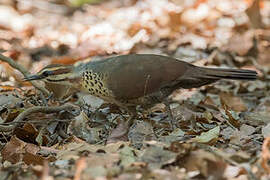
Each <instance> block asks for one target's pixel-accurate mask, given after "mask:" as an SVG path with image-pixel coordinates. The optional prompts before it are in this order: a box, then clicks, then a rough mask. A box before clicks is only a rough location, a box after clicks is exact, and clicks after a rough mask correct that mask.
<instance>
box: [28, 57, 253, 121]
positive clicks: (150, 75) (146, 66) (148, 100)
mask: <svg viewBox="0 0 270 180" xmlns="http://www.w3.org/2000/svg"><path fill="white" fill-rule="evenodd" d="M220 79H231V80H256V79H257V72H256V71H253V70H246V69H230V68H228V69H227V68H209V67H199V66H195V65H193V64H190V63H188V62H185V61H182V60H179V59H176V58H173V57H170V56H163V55H155V54H128V55H119V56H114V57H109V58H105V59H102V60H95V61H90V62H88V63H84V64H80V65H77V66H72V65H59V64H52V65H48V66H46V67H44V68H43V69H41V70H40V71H39V72H38V73H36V74H34V75H30V76H28V77H25V79H24V80H26V81H33V80H41V81H44V83H45V87H46V88H47V89H48V90H50V91H52V93H53V95H54V96H55V97H56V98H63V97H65V96H67V95H68V94H70V93H73V92H75V91H82V92H85V93H88V94H91V95H93V96H96V97H99V98H101V99H103V100H105V101H107V102H109V103H113V104H116V105H118V106H119V107H120V108H124V110H126V111H127V112H128V113H129V114H130V118H129V119H130V120H131V119H132V118H134V116H136V106H137V105H141V106H142V107H145V108H150V107H152V106H154V105H155V104H157V103H164V104H165V107H166V110H168V116H169V118H170V119H171V120H170V124H171V126H175V124H176V122H175V120H174V118H173V116H172V113H171V111H170V107H169V95H171V94H172V92H173V91H175V90H176V89H180V88H183V89H190V88H198V87H201V86H204V85H207V84H211V83H214V82H216V81H218V80H220Z"/></svg>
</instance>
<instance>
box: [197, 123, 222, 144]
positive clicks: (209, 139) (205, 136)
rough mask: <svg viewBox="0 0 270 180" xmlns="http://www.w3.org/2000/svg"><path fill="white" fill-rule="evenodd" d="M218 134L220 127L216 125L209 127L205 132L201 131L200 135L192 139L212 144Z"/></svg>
mask: <svg viewBox="0 0 270 180" xmlns="http://www.w3.org/2000/svg"><path fill="white" fill-rule="evenodd" d="M219 134H220V127H219V126H217V127H215V128H213V129H210V130H209V131H207V132H203V133H202V134H201V135H199V136H197V137H195V138H194V139H193V141H194V142H198V143H205V144H213V143H214V142H216V141H217V140H218V136H219Z"/></svg>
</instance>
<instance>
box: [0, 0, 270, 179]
mask: <svg viewBox="0 0 270 180" xmlns="http://www.w3.org/2000/svg"><path fill="white" fill-rule="evenodd" d="M73 3H74V2H73ZM43 6H46V7H53V8H45V9H44V7H43ZM55 7H57V8H55ZM0 9H1V14H2V16H0V52H1V54H3V55H5V56H8V57H11V58H12V59H14V60H15V61H16V62H17V63H19V64H21V65H23V66H25V67H26V68H27V69H29V71H30V72H37V71H38V70H40V69H41V68H42V67H44V66H46V65H48V64H51V63H61V64H73V63H80V61H81V60H84V59H85V58H89V59H100V58H103V57H106V56H108V55H112V54H115V53H117V54H127V53H154V54H166V55H170V56H174V57H177V58H180V59H183V60H185V61H188V62H191V63H194V64H197V65H207V66H218V67H232V68H248V69H253V70H256V71H257V72H258V74H259V79H258V80H256V81H253V82H235V81H220V82H217V83H215V84H212V85H209V86H205V87H202V88H198V89H190V90H177V91H175V92H174V93H173V94H172V96H171V97H172V100H173V102H171V105H170V106H171V109H172V113H173V116H174V118H175V119H177V128H175V129H174V130H173V131H172V130H171V129H170V128H169V124H168V122H169V118H168V115H167V114H166V111H165V109H164V106H163V105H162V104H160V105H157V106H156V107H155V108H153V109H150V110H148V111H146V110H145V109H142V108H140V107H138V109H137V113H138V117H136V119H135V121H134V123H133V125H132V126H131V128H130V130H129V131H128V132H127V133H123V132H126V131H127V128H126V126H125V123H124V122H125V119H127V118H128V115H127V114H125V112H122V111H121V110H119V109H118V108H116V107H115V106H113V105H110V104H108V103H107V102H103V101H102V100H99V99H97V98H94V97H90V96H84V95H82V94H80V93H77V94H75V95H74V96H72V97H70V98H69V99H67V100H66V101H56V100H54V99H52V98H47V97H44V96H42V95H41V94H40V93H38V91H36V90H35V89H33V88H32V87H30V86H29V85H30V84H28V83H25V82H23V81H22V80H21V79H22V76H21V74H20V73H19V72H18V71H17V70H14V69H12V68H11V67H10V66H8V65H7V64H6V63H2V62H1V63H0V92H1V94H0V123H1V124H0V130H1V134H0V149H1V156H0V159H1V161H2V163H1V165H0V174H1V177H0V179H1V178H3V179H76V180H78V179H123V180H125V179H235V180H238V179H269V174H270V168H269V160H270V155H269V144H270V143H269V131H270V128H269V124H270V122H269V119H270V117H269V110H270V109H269V107H270V103H269V98H268V95H269V93H268V89H269V85H270V84H269V82H268V80H269V70H270V68H269V67H270V66H269V52H270V51H269V48H270V46H269V41H270V38H269V37H270V33H269V32H270V31H269V25H270V22H269V12H270V3H269V2H268V1H266V0H260V1H259V0H250V1H244V0H239V1H231V0H230V1H214V0H202V1H200V0H198V1H192V2H191V1H188V0H185V1H174V0H172V1H168V0H160V1H151V0H138V1H137V0H125V1H124V0H123V1H122V0H121V1H102V0H99V1H97V2H95V3H94V4H91V3H90V4H84V5H82V6H81V7H80V8H74V7H72V6H70V4H68V3H66V2H65V3H63V2H56V1H48V2H47V1H43V0H38V1H37V3H31V2H30V1H29V3H25V2H24V1H21V0H19V1H18V2H17V3H9V2H8V1H4V3H3V4H1V6H0ZM6 17H8V18H6ZM7 19H8V20H7ZM67 102H68V103H73V104H76V105H77V106H78V107H79V108H71V109H63V110H61V111H57V112H53V113H49V114H47V113H44V112H35V113H31V114H29V115H27V116H26V117H24V118H23V119H21V120H20V121H19V122H17V121H16V118H17V117H18V116H19V115H20V114H22V113H24V112H25V111H27V110H28V109H29V108H32V107H35V106H45V107H51V106H53V107H58V106H60V107H61V106H63V105H65V103H67ZM7 126H12V128H10V129H11V130H9V129H8V128H7Z"/></svg>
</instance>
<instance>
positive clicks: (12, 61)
mask: <svg viewBox="0 0 270 180" xmlns="http://www.w3.org/2000/svg"><path fill="white" fill-rule="evenodd" d="M0 60H1V61H4V62H6V63H8V64H9V65H10V66H11V67H13V68H14V69H17V70H18V71H20V72H21V73H22V74H23V75H24V77H27V75H29V74H30V73H29V72H28V71H27V70H26V69H25V68H24V67H23V66H21V65H19V64H18V63H16V62H15V61H14V60H13V59H12V58H9V57H6V56H4V55H3V54H1V53H0ZM31 83H32V85H33V86H34V87H35V88H37V89H38V90H40V91H41V92H42V93H43V94H44V95H46V96H49V95H50V93H49V91H48V90H47V89H45V88H44V87H42V86H40V85H39V84H38V83H37V82H35V81H31Z"/></svg>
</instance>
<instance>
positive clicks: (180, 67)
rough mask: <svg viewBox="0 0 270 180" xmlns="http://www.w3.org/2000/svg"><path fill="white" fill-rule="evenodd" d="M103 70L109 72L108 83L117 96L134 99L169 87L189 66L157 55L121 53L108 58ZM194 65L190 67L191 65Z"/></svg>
mask: <svg viewBox="0 0 270 180" xmlns="http://www.w3.org/2000/svg"><path fill="white" fill-rule="evenodd" d="M104 64H106V65H105V66H104V67H103V70H104V69H105V70H107V74H108V75H109V77H108V81H107V86H108V87H109V89H111V90H112V92H113V94H114V95H115V97H116V98H123V99H134V98H138V97H141V96H144V95H147V94H151V93H153V92H156V91H158V90H159V89H160V88H163V87H166V86H172V85H173V83H176V81H175V80H176V79H179V77H181V76H182V75H184V74H185V72H186V71H187V68H188V67H190V66H192V65H190V64H188V63H186V62H183V61H180V60H177V59H174V58H171V57H167V56H159V55H152V54H151V55H150V54H149V55H147V54H144V55H140V54H136V55H134V54H133V55H124V56H117V57H113V58H110V59H107V63H104ZM192 67H193V66H192Z"/></svg>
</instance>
